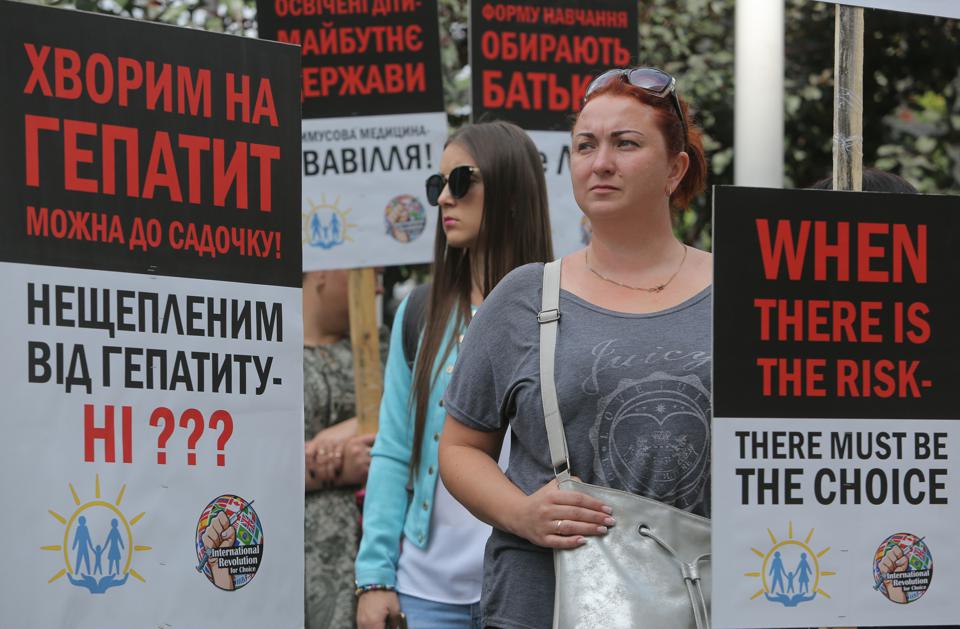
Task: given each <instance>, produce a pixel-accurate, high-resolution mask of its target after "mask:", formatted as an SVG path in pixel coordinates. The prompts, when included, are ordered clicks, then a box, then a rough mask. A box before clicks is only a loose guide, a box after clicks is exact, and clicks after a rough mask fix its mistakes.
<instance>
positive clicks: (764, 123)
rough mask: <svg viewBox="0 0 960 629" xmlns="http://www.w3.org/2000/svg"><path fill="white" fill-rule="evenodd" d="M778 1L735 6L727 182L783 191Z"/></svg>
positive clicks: (740, 1)
mask: <svg viewBox="0 0 960 629" xmlns="http://www.w3.org/2000/svg"><path fill="white" fill-rule="evenodd" d="M783 15H784V3H783V0H737V9H736V31H735V33H736V54H735V60H736V63H735V69H734V72H735V77H734V85H735V89H734V100H735V103H734V109H733V111H734V114H733V115H734V122H733V133H734V138H733V148H734V152H735V159H734V162H733V180H734V183H735V184H736V185H738V186H759V187H764V188H782V187H783V111H784V104H783V103H784V96H783V67H784V52H783V41H784V24H783Z"/></svg>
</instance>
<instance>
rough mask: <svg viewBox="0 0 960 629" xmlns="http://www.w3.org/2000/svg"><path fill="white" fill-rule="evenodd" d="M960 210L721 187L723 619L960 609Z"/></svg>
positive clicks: (776, 623) (716, 598) (893, 620)
mask: <svg viewBox="0 0 960 629" xmlns="http://www.w3.org/2000/svg"><path fill="white" fill-rule="evenodd" d="M956 208H957V203H956V198H953V197H938V196H920V195H894V194H878V193H851V192H824V191H805V190H800V191H796V190H772V189H749V188H717V189H716V192H715V195H714V212H715V214H714V230H715V231H714V233H715V241H714V242H715V249H714V254H715V258H714V260H715V277H714V290H715V292H714V381H713V382H714V384H713V400H714V435H713V438H714V444H713V455H714V462H713V473H712V478H713V504H714V509H713V526H714V528H713V542H714V543H713V558H712V560H713V564H712V565H713V574H714V577H713V621H714V625H715V626H717V627H797V626H836V625H844V626H848V625H862V626H870V625H878V624H883V625H925V624H936V623H950V622H956V603H955V597H954V596H953V594H952V592H953V591H954V590H955V589H956V588H957V586H958V585H960V547H958V546H957V544H956V543H955V542H954V537H955V532H954V531H953V528H954V526H953V523H954V522H956V521H957V518H958V517H960V506H958V501H960V495H958V489H957V484H956V482H955V477H956V476H957V463H956V462H957V460H958V457H960V446H958V443H960V420H958V419H957V417H958V411H957V408H956V404H955V397H956V396H955V390H956V387H955V386H954V384H953V382H952V373H953V371H954V369H953V362H954V357H955V355H956V351H957V349H958V346H960V332H958V331H957V328H956V325H955V321H956V320H957V317H958V315H960V301H958V300H957V299H956V297H955V286H956V284H957V282H958V281H960V271H958V269H957V267H956V265H955V264H953V262H952V258H953V256H954V255H955V253H956V252H955V247H954V240H955V239H954V237H953V234H955V233H956V230H957V229H958V228H960V214H958V213H957V212H956Z"/></svg>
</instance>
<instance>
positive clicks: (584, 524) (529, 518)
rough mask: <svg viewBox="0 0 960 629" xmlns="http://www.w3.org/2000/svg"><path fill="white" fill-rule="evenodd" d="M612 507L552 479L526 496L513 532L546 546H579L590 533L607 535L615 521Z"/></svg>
mask: <svg viewBox="0 0 960 629" xmlns="http://www.w3.org/2000/svg"><path fill="white" fill-rule="evenodd" d="M612 512H613V511H612V509H610V507H608V506H607V505H605V504H603V503H602V502H600V501H599V500H597V499H596V498H592V497H590V496H588V495H586V494H581V493H580V492H576V491H563V490H561V489H560V488H559V486H558V485H557V481H556V480H552V481H550V482H549V483H547V484H546V485H544V486H543V487H541V488H540V489H538V490H537V491H536V492H534V493H533V494H531V495H529V496H527V498H526V502H525V503H524V506H523V508H522V509H521V510H520V511H519V512H518V513H517V517H516V521H515V522H514V527H513V529H514V530H513V531H512V532H513V533H516V534H517V535H519V536H521V537H523V538H525V539H527V540H529V541H530V542H532V543H534V544H536V545H538V546H545V547H547V548H576V547H577V546H580V545H581V544H583V543H584V542H586V541H587V539H586V538H587V537H588V536H596V535H605V534H606V532H607V528H608V527H610V526H613V525H614V524H615V523H616V521H615V520H614V518H613V517H612V515H611V514H612Z"/></svg>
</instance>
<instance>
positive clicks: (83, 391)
mask: <svg viewBox="0 0 960 629" xmlns="http://www.w3.org/2000/svg"><path fill="white" fill-rule="evenodd" d="M0 59H2V60H3V63H2V65H0V85H2V86H3V92H4V94H5V98H6V102H5V105H4V108H3V110H2V113H0V145H2V146H3V147H4V150H3V151H2V152H0V199H2V200H3V203H4V204H5V205H6V207H5V210H6V211H5V212H4V213H3V219H2V223H3V225H2V227H3V229H2V230H0V245H2V246H0V290H2V291H3V294H4V295H5V296H6V299H7V302H8V307H7V308H6V309H5V310H4V313H3V315H2V316H0V328H2V334H3V338H4V339H5V340H6V342H7V343H9V346H8V349H9V350H10V351H8V352H5V353H4V356H3V358H2V360H0V373H2V379H0V382H2V384H0V390H2V396H3V399H4V406H5V413H4V416H3V420H2V421H3V428H4V434H5V438H4V439H3V440H2V444H0V477H2V478H3V479H4V480H5V487H4V490H3V496H4V503H5V507H4V515H3V518H2V521H3V529H2V535H3V539H4V542H5V544H6V548H7V550H6V555H5V558H6V563H7V566H8V569H9V571H10V574H11V575H14V574H15V578H10V579H7V580H6V582H5V584H4V587H3V588H2V589H0V625H3V626H5V627H7V626H9V627H67V626H69V627H77V628H83V627H97V628H103V627H106V628H111V627H116V628H118V629H120V628H122V629H127V628H129V627H133V626H143V627H146V626H150V627H158V626H172V627H180V626H185V627H198V626H205V625H208V624H210V623H211V621H212V620H213V619H215V622H216V624H222V625H224V626H230V627H238V628H239V627H262V626H265V625H270V626H285V627H293V626H297V625H299V624H300V623H302V617H303V616H302V614H303V611H302V610H303V602H302V601H303V598H302V597H303V586H302V579H303V537H302V532H303V526H302V521H303V493H302V488H303V484H302V483H303V458H302V456H303V455H302V453H303V421H302V412H303V411H302V409H303V404H302V391H303V387H302V372H301V362H300V355H301V354H300V353H301V344H302V326H301V321H300V319H301V298H300V262H301V260H300V246H299V232H300V229H299V227H300V225H299V223H300V221H299V217H298V215H297V213H296V207H297V205H298V197H299V177H297V174H296V171H297V162H298V161H299V138H298V135H299V133H300V129H299V110H298V107H299V104H298V102H297V100H296V94H297V70H298V61H299V58H298V55H297V51H296V49H294V48H293V47H290V46H282V45H278V44H270V43H264V42H258V41H255V40H248V39H242V38H237V37H231V36H224V35H216V34H210V33H204V32H200V31H195V30H188V29H180V28H175V27H169V26H160V25H155V24H148V23H144V22H137V21H133V20H125V19H120V18H112V17H103V16H96V15H92V14H88V13H83V12H76V11H64V10H61V9H51V8H44V7H39V6H34V5H27V4H20V3H10V2H0Z"/></svg>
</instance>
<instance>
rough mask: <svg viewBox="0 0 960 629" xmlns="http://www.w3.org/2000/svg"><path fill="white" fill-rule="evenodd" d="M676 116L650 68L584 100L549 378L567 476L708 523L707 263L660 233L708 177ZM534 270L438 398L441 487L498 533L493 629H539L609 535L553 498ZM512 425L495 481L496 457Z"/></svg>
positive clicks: (487, 314)
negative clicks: (592, 541) (592, 542)
mask: <svg viewBox="0 0 960 629" xmlns="http://www.w3.org/2000/svg"><path fill="white" fill-rule="evenodd" d="M687 112H688V110H687V105H686V103H685V102H684V101H683V99H681V98H680V97H679V96H678V94H677V91H676V82H675V80H674V79H673V77H671V76H669V75H667V74H666V73H664V72H662V71H660V70H656V69H653V68H635V69H631V70H613V71H610V72H607V73H604V74H602V75H600V76H599V77H598V78H597V79H596V80H594V81H593V83H591V85H590V86H589V88H588V92H587V95H586V98H585V99H584V103H583V107H582V109H581V111H580V113H579V115H578V117H577V120H576V122H575V124H574V128H573V133H572V145H571V158H570V171H571V177H572V180H573V190H574V196H575V198H576V199H577V203H578V205H579V206H580V208H581V210H582V211H583V212H584V214H585V215H586V216H587V218H589V219H590V223H591V226H592V229H593V236H592V239H591V242H590V243H589V244H588V245H587V247H586V248H584V249H581V250H579V251H576V252H574V253H572V254H570V255H568V256H566V257H565V258H563V261H562V267H561V269H562V271H561V279H560V286H561V291H560V301H559V304H560V306H559V316H560V319H559V335H558V340H557V344H556V351H555V360H554V365H555V369H556V371H555V378H554V379H555V382H556V389H557V396H558V398H559V408H560V413H561V416H562V418H563V420H564V421H563V429H564V432H565V435H566V444H567V447H568V449H569V461H570V471H571V473H572V474H574V475H576V476H577V477H579V478H581V479H582V480H583V481H584V482H587V483H592V484H595V485H603V486H606V487H613V488H616V489H620V490H624V491H628V492H632V493H634V494H641V495H644V496H646V497H650V498H654V499H656V500H659V501H661V502H664V503H667V504H670V505H672V506H675V507H678V508H681V509H686V510H689V511H692V512H695V513H697V514H700V515H709V511H710V504H709V499H710V497H709V493H710V491H709V469H710V468H709V453H710V442H709V435H710V389H709V387H710V364H711V359H710V352H711V338H710V286H711V266H712V264H711V258H710V255H709V254H707V253H705V252H703V251H699V250H697V249H694V248H691V247H689V246H687V245H685V244H684V243H682V242H680V241H679V240H678V239H677V238H676V236H675V235H674V232H673V229H672V217H671V210H672V209H679V208H684V207H686V206H687V204H688V203H689V202H690V201H691V199H692V198H693V197H694V196H695V195H697V194H698V193H700V192H701V191H702V190H703V187H704V180H705V176H706V164H705V160H704V156H703V149H702V141H701V134H700V132H699V131H698V130H697V129H696V128H694V127H693V126H692V124H691V122H690V119H689V116H688V113H687ZM543 272H544V267H543V265H541V264H530V265H527V266H524V267H521V268H519V269H517V270H516V271H514V272H513V273H511V274H510V275H509V276H507V277H506V278H504V279H503V281H501V282H500V284H499V285H498V286H497V288H496V290H494V291H493V293H492V294H491V295H490V297H489V298H488V299H487V301H486V302H485V304H484V307H483V309H482V310H481V311H480V312H479V313H478V315H477V317H476V318H475V319H474V321H473V323H472V324H471V328H470V332H469V333H468V334H467V337H466V339H465V340H464V342H463V347H462V348H461V353H460V361H459V362H458V364H457V369H456V371H455V373H454V374H453V377H452V379H451V382H450V384H449V386H448V387H447V394H446V396H445V408H446V410H447V413H448V419H447V422H446V426H445V428H444V433H443V438H442V440H441V445H440V469H441V470H442V472H443V481H444V483H445V484H446V486H447V487H448V488H449V490H450V493H452V494H453V495H454V496H455V497H456V498H457V499H458V500H460V501H461V502H462V503H463V504H464V505H465V506H466V507H467V508H468V509H470V511H472V512H473V513H474V514H475V515H476V516H477V517H478V518H480V519H481V520H484V521H485V522H489V523H490V524H492V525H493V527H494V530H493V533H492V535H491V537H490V541H489V542H488V543H487V546H486V555H485V565H484V587H483V600H482V603H481V607H482V611H483V617H484V623H485V625H486V626H490V627H502V628H515V627H517V628H518V627H524V628H528V627H550V626H551V619H552V617H553V597H554V576H555V575H554V566H553V557H552V550H551V549H572V548H576V547H578V546H581V545H583V544H585V543H589V541H588V539H589V538H590V537H591V536H599V535H604V534H605V533H606V532H607V530H608V528H609V527H613V526H618V524H617V514H616V513H614V512H612V510H611V509H610V508H609V507H608V505H605V504H603V503H602V502H600V501H599V500H596V499H594V498H591V497H589V496H587V495H585V494H581V493H577V492H568V491H561V490H559V489H558V488H557V481H556V474H559V473H562V471H563V470H562V469H561V470H556V471H555V470H554V469H553V467H552V465H551V455H550V451H549V448H548V446H547V433H546V428H545V424H544V413H543V406H542V401H541V386H540V365H539V360H540V346H539V333H540V330H539V325H540V324H539V323H538V313H539V312H540V311H541V294H542V287H543ZM544 314H545V315H546V314H549V313H546V312H545V313H544ZM552 316H555V313H554V315H552ZM505 322H509V324H508V325H505ZM508 425H509V426H510V428H511V429H512V433H513V438H512V439H513V441H512V443H513V447H512V454H511V458H510V467H509V470H508V471H507V474H506V475H504V474H503V473H501V472H500V469H499V468H498V467H497V465H496V462H495V456H496V452H497V447H498V445H499V443H500V439H501V437H502V435H503V434H504V432H505V431H506V430H507V426H508ZM637 621H638V622H639V619H637Z"/></svg>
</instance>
